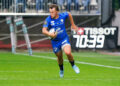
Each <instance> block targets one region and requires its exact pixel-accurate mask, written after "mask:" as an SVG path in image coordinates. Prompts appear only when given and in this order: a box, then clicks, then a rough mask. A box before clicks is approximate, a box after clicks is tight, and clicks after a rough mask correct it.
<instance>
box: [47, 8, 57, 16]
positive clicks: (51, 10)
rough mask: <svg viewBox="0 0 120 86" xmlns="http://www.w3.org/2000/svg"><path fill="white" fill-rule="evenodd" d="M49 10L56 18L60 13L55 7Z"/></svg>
mask: <svg viewBox="0 0 120 86" xmlns="http://www.w3.org/2000/svg"><path fill="white" fill-rule="evenodd" d="M49 12H50V16H51V17H52V18H56V17H57V15H58V11H56V9H55V8H52V9H49Z"/></svg>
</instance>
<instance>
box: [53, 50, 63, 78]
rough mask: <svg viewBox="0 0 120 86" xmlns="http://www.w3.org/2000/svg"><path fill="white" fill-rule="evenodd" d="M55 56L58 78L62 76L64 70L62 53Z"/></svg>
mask: <svg viewBox="0 0 120 86" xmlns="http://www.w3.org/2000/svg"><path fill="white" fill-rule="evenodd" d="M55 55H56V56H57V61H58V64H59V67H60V77H63V76H64V68H63V54H62V51H59V52H57V53H55Z"/></svg>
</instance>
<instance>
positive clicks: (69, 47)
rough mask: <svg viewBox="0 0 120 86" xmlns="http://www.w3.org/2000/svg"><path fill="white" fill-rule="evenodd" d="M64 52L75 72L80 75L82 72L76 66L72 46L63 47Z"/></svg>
mask: <svg viewBox="0 0 120 86" xmlns="http://www.w3.org/2000/svg"><path fill="white" fill-rule="evenodd" d="M63 51H64V52H65V54H66V55H67V58H68V60H69V62H70V64H71V66H72V68H73V69H74V71H75V72H76V73H79V72H80V71H79V68H78V67H77V66H76V65H75V62H74V58H73V55H72V53H71V46H70V44H65V45H64V46H63Z"/></svg>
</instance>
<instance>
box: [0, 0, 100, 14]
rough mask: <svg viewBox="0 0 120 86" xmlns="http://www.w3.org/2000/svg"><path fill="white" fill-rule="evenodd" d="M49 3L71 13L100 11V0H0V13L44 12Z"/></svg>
mask: <svg viewBox="0 0 120 86" xmlns="http://www.w3.org/2000/svg"><path fill="white" fill-rule="evenodd" d="M50 4H58V6H59V8H60V11H61V12H64V11H70V12H71V13H72V14H99V13H101V0H0V14H1V15H2V14H3V15H7V14H6V13H24V15H25V14H28V13H32V14H33V15H34V14H35V15H39V14H46V13H48V12H49V5H50ZM32 14H31V15H32Z"/></svg>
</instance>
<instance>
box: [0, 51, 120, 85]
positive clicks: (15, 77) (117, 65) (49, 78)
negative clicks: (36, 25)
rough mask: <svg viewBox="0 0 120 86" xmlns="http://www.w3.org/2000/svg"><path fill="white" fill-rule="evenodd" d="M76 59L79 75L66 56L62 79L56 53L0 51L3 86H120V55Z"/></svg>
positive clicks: (85, 55)
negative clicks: (28, 54)
mask: <svg viewBox="0 0 120 86" xmlns="http://www.w3.org/2000/svg"><path fill="white" fill-rule="evenodd" d="M73 56H74V58H75V61H76V65H77V66H78V67H79V68H80V71H81V72H80V74H76V73H75V72H74V71H73V69H72V67H71V65H70V64H69V62H68V61H66V60H65V59H67V58H66V56H65V55H64V60H65V61H64V78H60V77H59V67H58V64H57V61H56V57H55V55H54V54H53V53H50V52H46V53H45V52H43V53H42V52H39V53H34V56H27V55H20V54H15V55H14V54H11V53H10V52H1V53H0V86H120V56H112V55H103V54H100V53H95V52H79V53H73ZM96 64H97V65H96Z"/></svg>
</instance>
